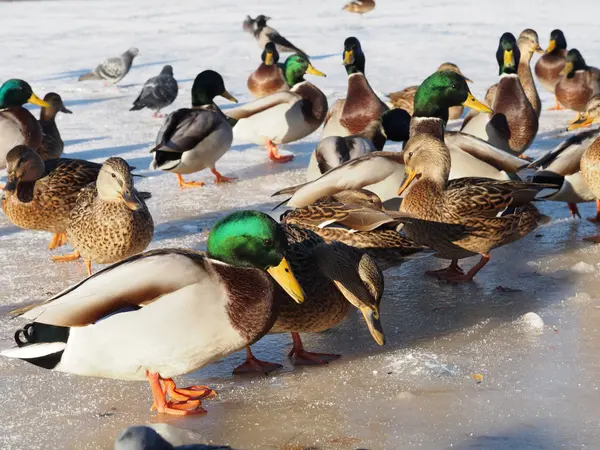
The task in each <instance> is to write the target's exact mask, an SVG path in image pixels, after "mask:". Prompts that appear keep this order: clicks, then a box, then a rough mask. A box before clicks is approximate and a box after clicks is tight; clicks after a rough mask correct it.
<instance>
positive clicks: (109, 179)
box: [52, 157, 154, 275]
mask: <svg viewBox="0 0 600 450" xmlns="http://www.w3.org/2000/svg"><path fill="white" fill-rule="evenodd" d="M131 170H132V168H131V167H130V166H129V164H127V162H126V161H125V160H124V159H122V158H118V157H111V158H108V159H107V160H106V161H105V162H104V164H103V165H102V168H101V169H100V172H99V173H98V178H97V180H96V182H95V183H90V184H89V185H88V186H86V187H85V188H83V189H82V190H81V192H80V193H79V195H78V197H77V202H76V203H75V206H74V207H73V209H72V211H71V214H70V216H69V220H68V223H67V230H66V231H67V241H68V242H69V244H71V246H72V247H73V249H74V252H73V253H72V254H70V255H61V256H54V257H53V258H52V259H53V260H54V261H56V262H65V261H74V260H76V259H79V257H82V258H83V259H84V261H85V265H86V268H87V272H88V275H91V274H92V261H93V262H95V263H98V264H112V263H115V262H119V261H121V260H123V259H125V258H128V257H129V256H132V255H135V254H137V253H141V252H143V251H144V250H145V249H146V247H148V244H150V241H152V236H153V235H154V222H153V221H152V216H151V215H150V212H149V211H148V208H147V207H146V203H144V200H142V199H140V198H139V197H138V196H137V195H136V192H135V189H134V188H133V177H132V175H131Z"/></svg>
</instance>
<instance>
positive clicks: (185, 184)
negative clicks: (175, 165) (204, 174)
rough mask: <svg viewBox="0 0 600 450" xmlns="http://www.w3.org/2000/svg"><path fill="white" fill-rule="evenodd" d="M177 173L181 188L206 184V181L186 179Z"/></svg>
mask: <svg viewBox="0 0 600 450" xmlns="http://www.w3.org/2000/svg"><path fill="white" fill-rule="evenodd" d="M175 175H177V182H178V183H179V187H180V188H181V189H185V188H196V187H202V186H204V185H205V184H206V183H205V182H204V181H184V180H183V177H182V176H181V175H179V174H178V173H176V174H175Z"/></svg>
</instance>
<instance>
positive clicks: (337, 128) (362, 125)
mask: <svg viewBox="0 0 600 450" xmlns="http://www.w3.org/2000/svg"><path fill="white" fill-rule="evenodd" d="M342 58H343V63H344V67H345V68H346V73H347V74H348V89H347V91H346V98H345V99H341V100H338V101H336V102H335V103H334V105H333V106H332V107H331V109H330V110H329V112H328V113H327V117H326V118H325V126H324V128H323V132H322V133H321V139H324V138H326V137H329V136H341V137H344V136H351V135H357V134H362V133H363V132H364V131H365V130H366V129H367V127H369V125H370V124H371V123H372V122H374V121H377V120H379V119H380V117H381V115H382V114H383V113H384V112H385V111H387V110H388V109H389V108H388V107H387V105H386V104H385V103H383V102H382V101H381V100H380V99H379V97H377V94H375V92H374V91H373V89H372V88H371V86H370V84H369V82H368V81H367V78H366V77H365V54H364V53H363V50H362V47H361V45H360V41H359V40H358V39H357V38H355V37H349V38H347V39H346V40H345V41H344V52H343V54H342Z"/></svg>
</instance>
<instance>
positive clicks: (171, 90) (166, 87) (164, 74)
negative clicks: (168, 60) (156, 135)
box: [129, 66, 179, 117]
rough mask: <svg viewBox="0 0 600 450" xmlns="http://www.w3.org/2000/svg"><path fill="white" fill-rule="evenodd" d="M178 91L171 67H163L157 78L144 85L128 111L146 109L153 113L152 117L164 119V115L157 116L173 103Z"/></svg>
mask: <svg viewBox="0 0 600 450" xmlns="http://www.w3.org/2000/svg"><path fill="white" fill-rule="evenodd" d="M178 90H179V87H178V86H177V81H176V80H175V78H173V67H171V66H165V67H163V68H162V70H161V71H160V74H159V75H158V76H156V77H152V78H150V79H149V80H148V81H146V83H144V87H142V92H140V95H139V96H138V98H136V99H135V101H134V102H133V107H132V108H131V109H130V110H129V111H138V110H140V109H144V108H148V109H152V110H154V111H155V112H154V117H164V114H159V112H160V110H161V109H162V108H165V107H167V106H169V105H170V104H171V103H173V102H174V101H175V99H176V98H177V92H178Z"/></svg>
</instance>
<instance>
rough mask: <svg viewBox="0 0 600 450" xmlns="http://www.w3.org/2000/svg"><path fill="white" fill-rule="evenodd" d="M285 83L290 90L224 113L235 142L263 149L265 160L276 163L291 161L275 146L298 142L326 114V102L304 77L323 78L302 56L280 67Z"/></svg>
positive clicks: (315, 127)
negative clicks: (258, 146) (228, 119)
mask: <svg viewBox="0 0 600 450" xmlns="http://www.w3.org/2000/svg"><path fill="white" fill-rule="evenodd" d="M284 66H285V67H284V73H285V79H286V80H287V83H288V85H290V86H293V87H292V88H291V89H290V90H289V91H286V92H278V93H276V94H271V95H267V96H266V97H263V98H260V99H258V100H254V101H253V102H250V103H247V104H245V105H242V106H239V107H237V108H233V109H228V110H227V111H226V112H225V114H226V115H227V116H228V117H229V118H230V123H232V124H233V136H234V138H235V139H236V140H239V141H244V142H252V143H253V144H257V145H265V146H266V147H267V150H268V154H269V159H270V160H271V161H273V162H276V163H286V162H289V161H291V160H292V159H293V158H294V156H293V155H280V154H279V151H278V148H277V145H278V144H287V143H289V142H294V141H297V140H299V139H302V138H304V137H306V136H308V135H310V134H311V133H313V132H314V131H315V130H316V129H317V128H319V127H320V126H321V124H322V123H323V120H324V119H325V114H326V113H327V107H328V105H327V98H326V97H325V94H323V92H321V91H320V90H319V88H317V87H316V86H315V85H314V84H312V83H310V82H308V81H306V80H305V79H304V75H305V74H311V75H316V76H320V77H324V76H325V74H324V73H323V72H320V71H318V70H317V69H315V68H314V67H313V65H312V64H311V63H310V62H309V61H308V59H307V58H305V57H304V56H302V55H291V56H289V57H288V58H287V59H286V61H285V64H284Z"/></svg>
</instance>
